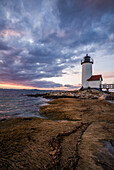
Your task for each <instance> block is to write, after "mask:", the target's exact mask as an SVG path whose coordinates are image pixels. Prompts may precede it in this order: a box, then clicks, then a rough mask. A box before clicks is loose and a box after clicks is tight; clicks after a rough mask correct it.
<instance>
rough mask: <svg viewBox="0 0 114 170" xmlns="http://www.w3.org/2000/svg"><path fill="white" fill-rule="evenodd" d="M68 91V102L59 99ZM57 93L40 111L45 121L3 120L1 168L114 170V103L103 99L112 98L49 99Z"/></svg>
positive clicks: (90, 94)
mask: <svg viewBox="0 0 114 170" xmlns="http://www.w3.org/2000/svg"><path fill="white" fill-rule="evenodd" d="M65 93H66V94H67V95H66V96H67V97H66V98H63V97H58V96H60V95H61V96H62V95H63V96H64V95H65ZM55 94H56V96H57V95H58V96H57V98H56V99H55V100H53V101H50V102H49V105H46V106H42V107H41V109H40V113H41V115H43V116H44V117H46V119H39V118H17V119H16V118H15V119H8V120H3V121H1V122H0V153H1V159H0V169H3V170H5V169H17V170H18V169H25V170H26V169H31V170H32V169H41V170H42V169H49V170H51V169H52V170H54V169H57V170H62V169H68V170H72V169H76V170H85V169H86V170H90V169H91V170H96V169H97V170H103V169H107V170H108V169H113V167H114V105H113V104H111V103H109V102H107V101H106V100H104V99H106V97H107V96H108V94H105V93H103V92H98V91H95V90H94V91H81V92H80V91H79V92H75V91H74V92H61V93H60V92H55V93H49V94H48V95H50V96H52V98H53V96H55ZM72 94H74V95H76V97H71V95H72ZM48 95H47V94H46V96H48ZM68 95H70V97H68ZM78 95H79V96H78ZM44 96H45V95H43V97H44ZM110 96H112V95H110ZM112 98H113V97H112Z"/></svg>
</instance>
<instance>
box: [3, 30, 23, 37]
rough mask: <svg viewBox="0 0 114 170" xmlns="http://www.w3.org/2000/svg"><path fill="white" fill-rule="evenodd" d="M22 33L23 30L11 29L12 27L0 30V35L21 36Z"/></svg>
mask: <svg viewBox="0 0 114 170" xmlns="http://www.w3.org/2000/svg"><path fill="white" fill-rule="evenodd" d="M22 34H23V33H22V32H19V31H14V30H10V29H6V30H3V31H1V32H0V35H1V36H3V37H9V36H14V37H19V36H21V35H22Z"/></svg>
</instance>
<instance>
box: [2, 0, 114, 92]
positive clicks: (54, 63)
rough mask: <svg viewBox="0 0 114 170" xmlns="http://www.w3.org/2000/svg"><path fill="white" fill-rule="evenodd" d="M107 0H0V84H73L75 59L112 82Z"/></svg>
mask: <svg viewBox="0 0 114 170" xmlns="http://www.w3.org/2000/svg"><path fill="white" fill-rule="evenodd" d="M113 6H114V1H113V0H107V1H105V0H100V1H99V0H94V1H92V0H80V1H78V0H65V1H62V0H38V1H37V0H34V1H33V0H29V1H25V0H21V1H16V0H10V1H7V0H1V1H0V88H19V89H34V88H35V89H76V88H79V87H80V86H81V71H82V68H81V59H82V58H83V57H84V56H85V55H86V54H89V55H90V56H91V57H92V58H93V60H94V64H93V74H102V76H103V83H114V71H113V69H114V64H113V63H114V47H113V46H114V32H113V30H114V29H113V28H114V22H113V19H114V7H113Z"/></svg>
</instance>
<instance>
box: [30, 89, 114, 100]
mask: <svg viewBox="0 0 114 170" xmlns="http://www.w3.org/2000/svg"><path fill="white" fill-rule="evenodd" d="M27 96H30V97H44V98H53V99H57V98H78V99H101V100H102V99H106V100H114V97H113V96H112V95H111V94H109V93H108V94H107V93H106V92H103V91H99V90H96V89H87V90H75V91H55V92H48V93H45V94H40V93H37V94H28V95H27Z"/></svg>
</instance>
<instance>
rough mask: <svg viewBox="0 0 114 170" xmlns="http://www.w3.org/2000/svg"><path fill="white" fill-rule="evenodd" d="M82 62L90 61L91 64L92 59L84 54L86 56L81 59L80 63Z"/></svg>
mask: <svg viewBox="0 0 114 170" xmlns="http://www.w3.org/2000/svg"><path fill="white" fill-rule="evenodd" d="M83 63H92V64H93V59H92V58H91V57H90V56H88V54H86V56H85V57H84V58H83V59H82V60H81V64H83Z"/></svg>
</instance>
